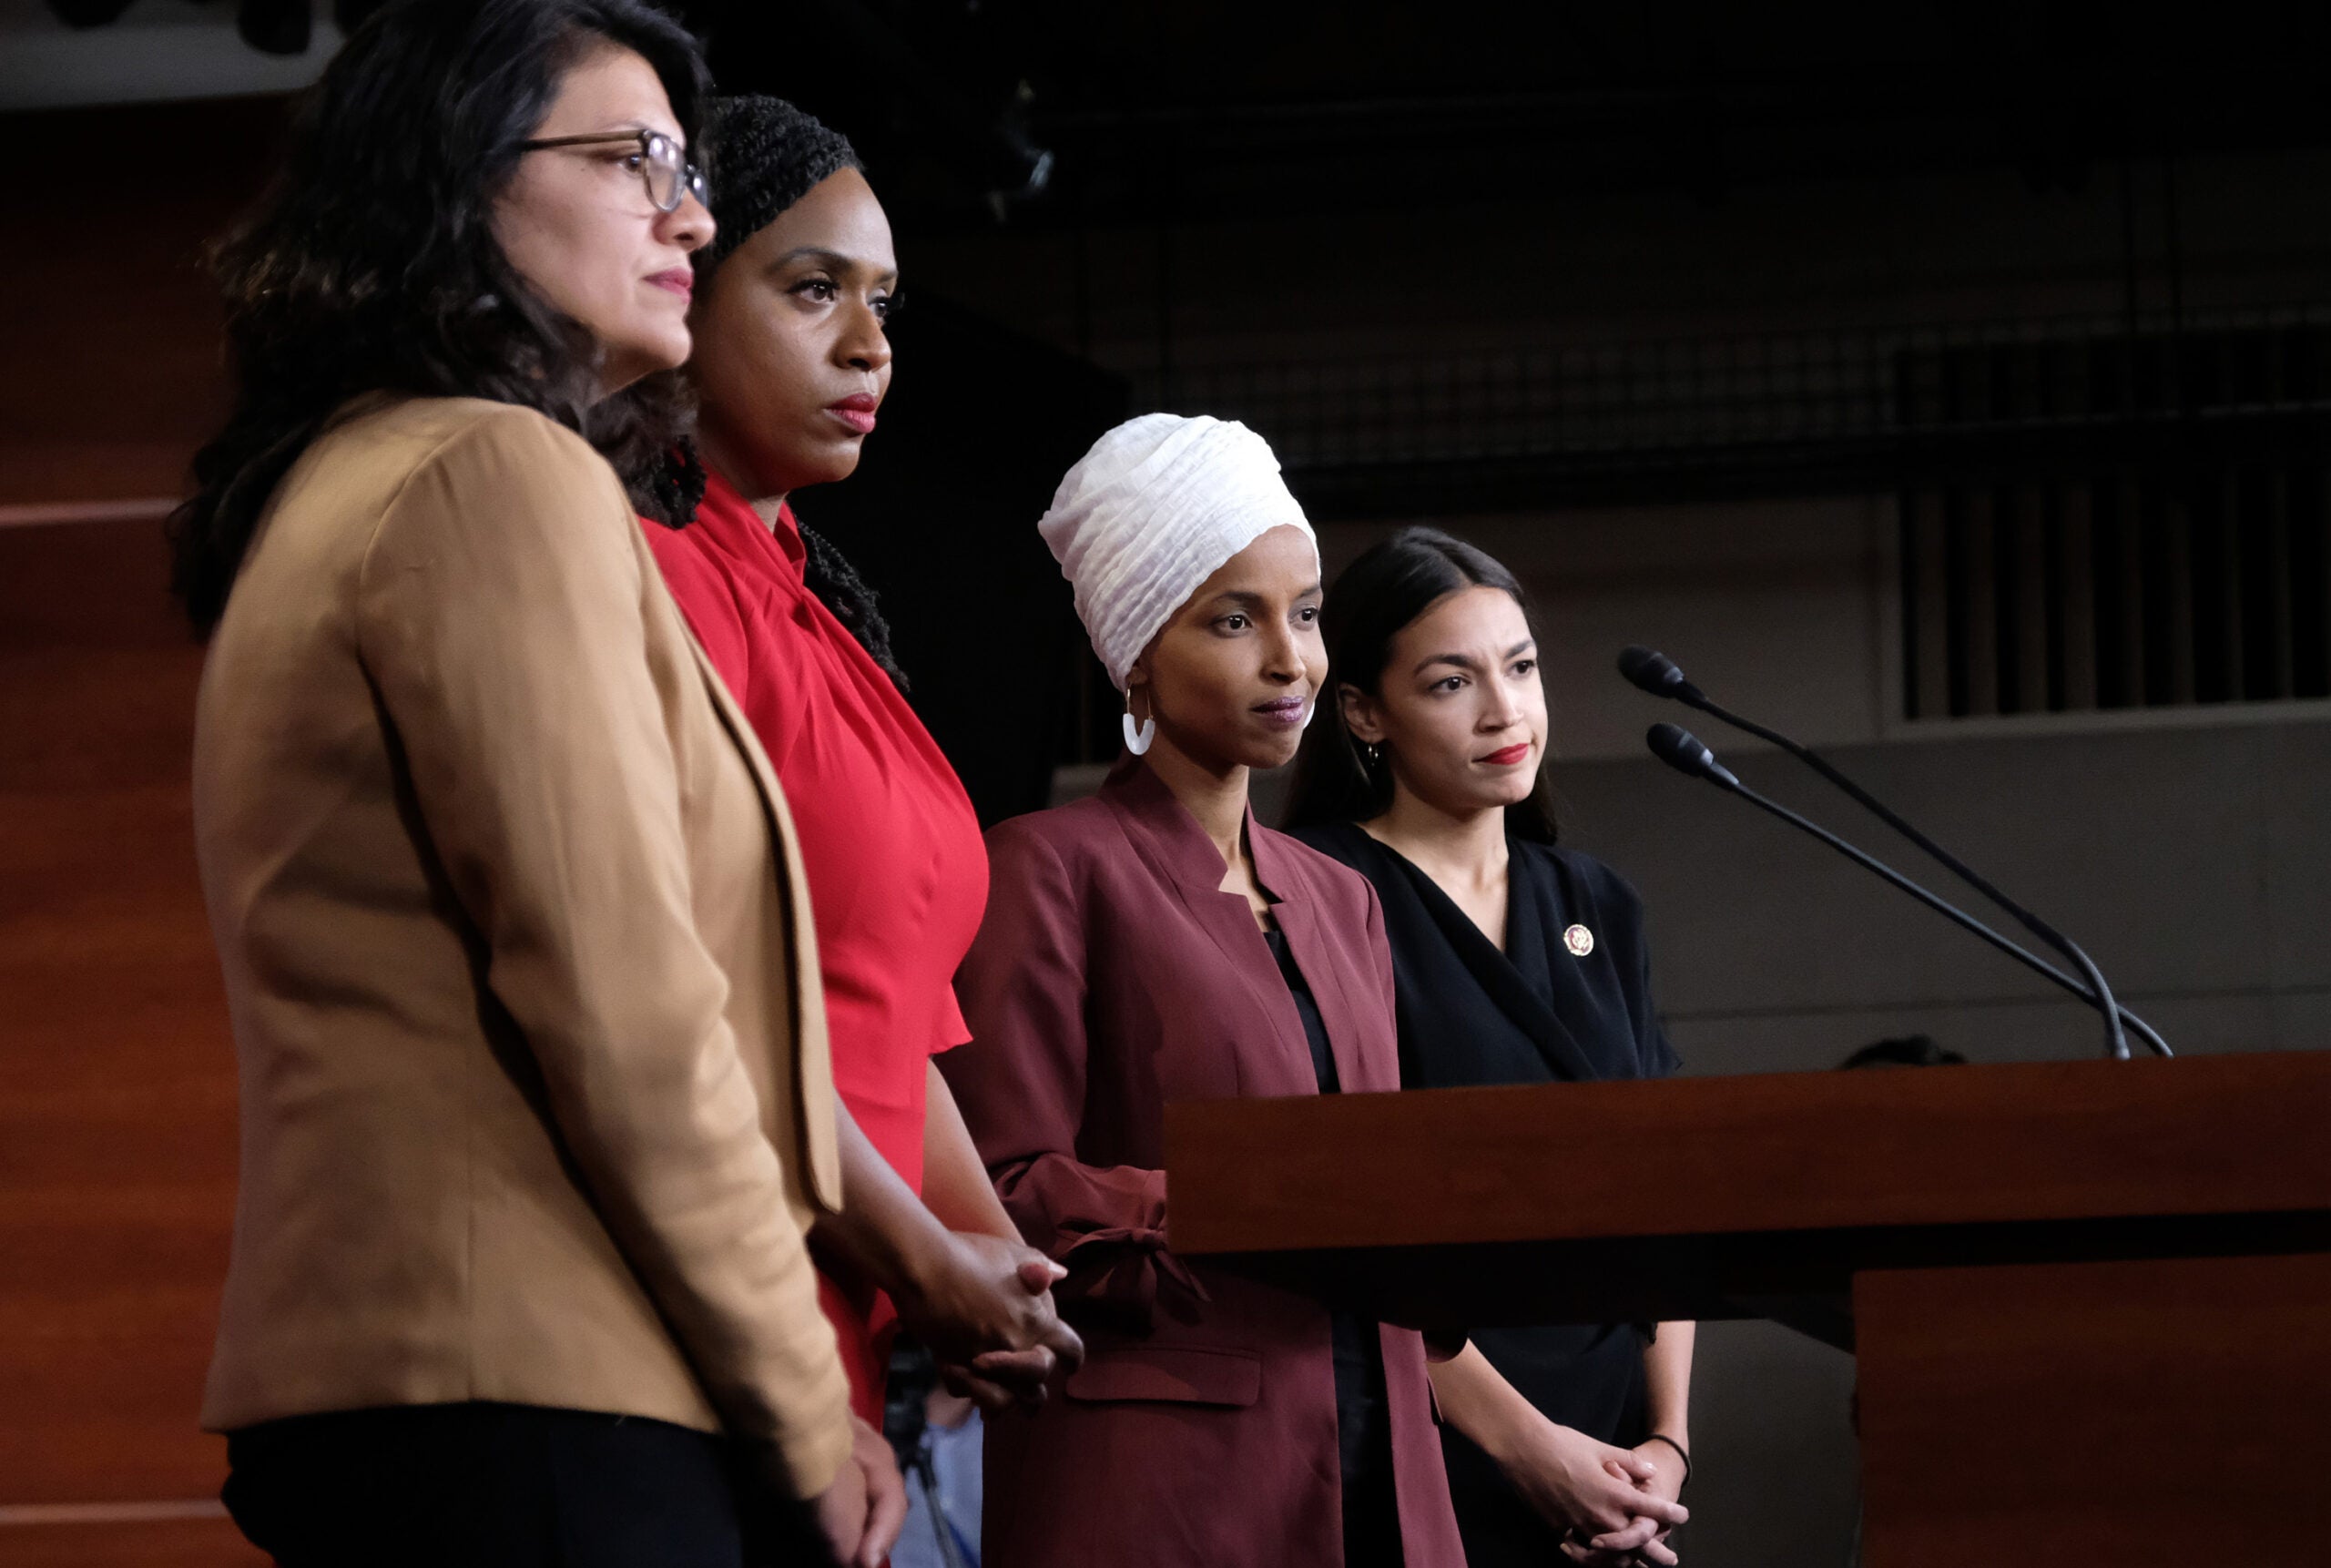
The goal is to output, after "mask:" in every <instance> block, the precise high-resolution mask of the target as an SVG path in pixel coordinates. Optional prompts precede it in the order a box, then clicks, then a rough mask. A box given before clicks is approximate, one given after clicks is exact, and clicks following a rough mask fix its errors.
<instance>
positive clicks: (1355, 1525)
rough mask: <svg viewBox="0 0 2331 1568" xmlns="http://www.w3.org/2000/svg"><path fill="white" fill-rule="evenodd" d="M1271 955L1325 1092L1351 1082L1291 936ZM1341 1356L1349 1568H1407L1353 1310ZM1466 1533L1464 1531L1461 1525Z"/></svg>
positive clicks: (1339, 1319)
mask: <svg viewBox="0 0 2331 1568" xmlns="http://www.w3.org/2000/svg"><path fill="white" fill-rule="evenodd" d="M1265 935H1266V936H1267V939H1268V941H1269V942H1270V946H1271V956H1272V957H1273V958H1274V959H1277V961H1278V972H1279V974H1280V976H1281V978H1283V979H1284V980H1286V982H1287V989H1288V993H1289V994H1291V995H1292V996H1293V997H1294V999H1295V1011H1296V1013H1297V1014H1298V1015H1299V1016H1300V1017H1301V1018H1302V1020H1303V1035H1304V1039H1305V1040H1306V1041H1307V1042H1308V1044H1310V1047H1311V1072H1312V1074H1313V1075H1314V1076H1315V1077H1317V1078H1318V1080H1319V1093H1321V1094H1322V1095H1333V1094H1336V1093H1339V1091H1340V1090H1341V1089H1342V1087H1343V1085H1342V1084H1341V1083H1340V1082H1339V1079H1338V1077H1337V1075H1336V1057H1335V1053H1334V1051H1333V1050H1332V1049H1330V1048H1329V1046H1328V1021H1327V1020H1326V1019H1324V1018H1322V1017H1321V1016H1320V1015H1319V1003H1318V1001H1316V1000H1315V999H1314V998H1313V997H1312V994H1311V983H1310V982H1309V981H1308V980H1306V979H1304V978H1303V971H1302V970H1301V969H1299V968H1298V967H1297V966H1296V962H1295V953H1294V950H1293V949H1291V948H1290V947H1288V942H1287V938H1286V936H1285V935H1283V934H1282V933H1280V932H1277V931H1271V932H1266V933H1265ZM1328 1327H1329V1329H1330V1330H1331V1331H1332V1333H1333V1336H1334V1346H1335V1359H1336V1438H1337V1447H1338V1449H1339V1453H1338V1455H1337V1458H1338V1461H1339V1465H1338V1468H1339V1471H1340V1472H1341V1476H1340V1479H1341V1481H1342V1495H1343V1523H1344V1564H1345V1568H1400V1561H1401V1554H1400V1503H1399V1502H1398V1499H1397V1497H1396V1495H1395V1493H1394V1490H1393V1485H1394V1483H1393V1478H1392V1429H1391V1428H1390V1427H1389V1426H1388V1425H1387V1424H1386V1419H1385V1412H1384V1355H1383V1351H1382V1349H1380V1348H1379V1342H1378V1339H1377V1336H1376V1325H1375V1324H1373V1323H1371V1322H1369V1321H1366V1320H1365V1319H1360V1318H1357V1317H1355V1316H1353V1315H1352V1314H1351V1313H1349V1312H1334V1313H1330V1314H1329V1315H1328ZM1458 1528H1459V1530H1460V1532H1461V1531H1462V1530H1463V1528H1464V1525H1463V1522H1462V1521H1460V1522H1459V1525H1458Z"/></svg>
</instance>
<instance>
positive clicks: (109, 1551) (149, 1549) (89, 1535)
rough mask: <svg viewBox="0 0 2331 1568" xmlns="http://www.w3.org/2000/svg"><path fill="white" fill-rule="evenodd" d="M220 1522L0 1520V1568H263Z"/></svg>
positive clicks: (260, 1559)
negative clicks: (124, 1567) (120, 1567)
mask: <svg viewBox="0 0 2331 1568" xmlns="http://www.w3.org/2000/svg"><path fill="white" fill-rule="evenodd" d="M267 1561H268V1559H267V1556H266V1554H265V1553H260V1552H259V1551H257V1550H255V1549H254V1548H253V1547H252V1546H251V1545H250V1544H249V1543H247V1542H246V1541H244V1539H243V1538H242V1536H240V1535H239V1534H238V1533H237V1532H236V1530H235V1527H234V1525H233V1524H232V1523H230V1522H229V1521H228V1520H226V1519H225V1518H223V1517H222V1518H217V1519H167V1520H128V1521H94V1520H93V1521H89V1522H59V1523H45V1524H24V1525H15V1526H10V1525H7V1524H5V1522H0V1568H116V1565H117V1564H125V1563H136V1564H137V1568H264V1565H265V1564H266V1563H267Z"/></svg>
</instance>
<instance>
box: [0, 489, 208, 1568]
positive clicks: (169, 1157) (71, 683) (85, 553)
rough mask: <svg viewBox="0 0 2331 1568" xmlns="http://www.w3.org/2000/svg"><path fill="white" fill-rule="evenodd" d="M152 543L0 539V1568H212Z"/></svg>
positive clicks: (185, 920)
mask: <svg viewBox="0 0 2331 1568" xmlns="http://www.w3.org/2000/svg"><path fill="white" fill-rule="evenodd" d="M164 582H165V567H164V560H163V550H162V545H161V537H160V532H159V529H158V526H157V525H156V524H153V523H151V522H140V523H117V524H76V525H56V526H31V527H13V528H0V1563H35V1562H37V1563H111V1562H125V1563H126V1562H133V1561H134V1562H140V1563H188V1564H195V1563H205V1564H208V1563H229V1562H239V1561H248V1560H249V1558H248V1553H246V1555H245V1556H242V1557H238V1556H236V1555H234V1554H233V1552H232V1542H233V1531H232V1529H231V1527H230V1526H229V1525H227V1524H226V1523H225V1522H223V1521H216V1520H213V1521H194V1522H183V1521H178V1522H143V1523H136V1524H122V1523H105V1524H94V1523H71V1522H48V1523H40V1524H24V1523H18V1522H10V1515H11V1514H15V1513H18V1512H20V1511H21V1509H22V1508H23V1507H25V1505H48V1504H57V1503H78V1502H173V1501H176V1502H184V1501H188V1500H199V1499H203V1498H207V1497H211V1496H214V1495H215V1494H216V1492H217V1489H218V1485H219V1480H220V1478H221V1475H222V1473H223V1460H224V1455H223V1450H222V1445H221V1444H220V1442H219V1440H217V1439H216V1438H211V1437H208V1436H205V1435H204V1434H203V1433H202V1432H200V1431H198V1430H197V1426H196V1418H197V1407H198V1402H199V1399H200V1392H201V1380H202V1372H203V1368H204V1365H205V1363H206V1361H207V1359H208V1357H209V1340H210V1335H211V1332H212V1329H213V1327H214V1324H215V1320H216V1311H217V1300H218V1290H219V1281H220V1280H221V1278H223V1277H224V1274H225V1269H226V1260H227V1242H228V1232H229V1219H230V1216H231V1212H232V1205H233V1196H234V1170H235V1149H234V1078H233V1056H232V1052H231V1048H230V1045H229V1037H228V1032H227V1027H226V1017H225V1007H224V1003H223V1000H222V997H221V994H220V988H219V978H218V968H217V962H216V960H215V958H214V957H213V954H212V952H211V948H210V941H209V930H208V927H207V925H206V923H205V921H204V918H203V911H202V906H201V900H200V894H199V890H198V882H197V879H196V874H195V866H194V856H193V846H192V841H191V838H190V832H189V821H188V779H187V762H188V744H189V739H190V734H191V728H192V721H193V712H194V691H195V684H196V681H197V678H198V673H199V669H200V661H201V654H200V650H199V649H198V647H196V646H195V644H194V642H193V639H192V638H191V637H190V636H188V633H187V632H186V630H185V629H184V627H183V626H182V625H180V624H179V622H178V620H177V618H176V616H175V614H174V612H173V610H172V609H171V607H170V606H169V604H168V600H167V597H166V596H165V592H164Z"/></svg>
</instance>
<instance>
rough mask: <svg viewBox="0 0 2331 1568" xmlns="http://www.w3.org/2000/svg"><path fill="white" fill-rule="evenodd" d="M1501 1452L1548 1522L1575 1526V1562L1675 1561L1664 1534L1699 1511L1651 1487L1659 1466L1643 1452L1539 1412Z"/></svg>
mask: <svg viewBox="0 0 2331 1568" xmlns="http://www.w3.org/2000/svg"><path fill="white" fill-rule="evenodd" d="M1529 1418H1530V1419H1525V1420H1522V1421H1520V1422H1518V1423H1517V1427H1518V1430H1517V1431H1513V1432H1512V1433H1511V1434H1510V1436H1509V1441H1507V1442H1506V1443H1504V1444H1501V1451H1500V1452H1499V1453H1498V1454H1497V1460H1498V1462H1499V1464H1500V1466H1501V1468H1502V1469H1503V1470H1504V1471H1505V1475H1506V1479H1507V1480H1508V1481H1511V1482H1512V1484H1513V1488H1514V1490H1515V1491H1516V1492H1520V1493H1521V1494H1522V1498H1523V1499H1524V1500H1525V1501H1526V1502H1529V1504H1530V1506H1531V1507H1532V1508H1534V1509H1535V1510H1537V1512H1539V1514H1540V1515H1541V1516H1542V1517H1543V1518H1544V1519H1545V1520H1546V1521H1547V1522H1550V1523H1552V1524H1553V1525H1554V1526H1555V1527H1556V1528H1558V1529H1562V1530H1565V1531H1568V1532H1570V1533H1571V1536H1572V1539H1571V1540H1569V1541H1566V1542H1564V1543H1563V1545H1562V1552H1563V1554H1564V1555H1566V1556H1567V1557H1569V1558H1570V1560H1571V1561H1572V1562H1573V1563H1586V1564H1596V1565H1599V1564H1604V1563H1625V1562H1628V1561H1630V1560H1631V1559H1633V1558H1635V1557H1638V1556H1639V1557H1640V1558H1641V1559H1642V1560H1643V1561H1644V1562H1646V1563H1661V1564H1669V1563H1674V1562H1675V1560H1676V1559H1675V1553H1674V1552H1672V1551H1670V1550H1669V1549H1668V1547H1667V1544H1666V1543H1665V1542H1664V1541H1662V1540H1660V1539H1659V1537H1660V1536H1661V1535H1662V1534H1664V1532H1667V1531H1668V1530H1670V1529H1672V1528H1673V1527H1674V1526H1675V1525H1678V1524H1681V1523H1683V1522H1685V1520H1686V1519H1688V1518H1690V1517H1691V1512H1690V1511H1689V1510H1687V1509H1686V1508H1685V1506H1684V1505H1683V1504H1682V1503H1680V1502H1669V1501H1668V1500H1667V1499H1665V1498H1663V1497H1659V1496H1656V1495H1654V1493H1652V1492H1646V1491H1644V1490H1643V1484H1642V1483H1643V1482H1644V1481H1649V1480H1650V1479H1651V1477H1652V1473H1653V1467H1652V1466H1651V1465H1650V1464H1648V1463H1646V1462H1645V1461H1644V1460H1642V1459H1640V1458H1638V1457H1637V1456H1636V1455H1635V1454H1634V1453H1633V1452H1631V1451H1628V1450H1626V1449H1623V1448H1613V1447H1612V1446H1611V1445H1610V1444H1609V1443H1604V1442H1597V1441H1594V1440H1593V1438H1591V1437H1588V1436H1587V1435H1586V1434H1585V1433H1584V1432H1582V1431H1576V1430H1575V1429H1573V1428H1571V1427H1565V1426H1558V1425H1556V1424H1555V1423H1554V1422H1552V1421H1551V1420H1547V1419H1546V1418H1545V1417H1544V1416H1542V1415H1539V1414H1538V1413H1537V1412H1536V1411H1534V1410H1532V1411H1530V1412H1529Z"/></svg>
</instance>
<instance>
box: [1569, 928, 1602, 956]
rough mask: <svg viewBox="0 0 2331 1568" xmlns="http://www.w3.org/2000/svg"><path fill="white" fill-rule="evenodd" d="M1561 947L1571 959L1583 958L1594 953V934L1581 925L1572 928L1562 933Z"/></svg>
mask: <svg viewBox="0 0 2331 1568" xmlns="http://www.w3.org/2000/svg"><path fill="white" fill-rule="evenodd" d="M1562 945H1563V946H1564V947H1566V948H1568V949H1570V954H1571V956H1572V957H1573V958H1584V957H1585V956H1586V955H1587V954H1588V953H1590V952H1593V951H1594V933H1593V932H1591V931H1589V930H1587V929H1586V928H1585V927H1584V926H1583V925H1574V926H1572V927H1571V928H1570V929H1569V930H1568V931H1566V932H1562Z"/></svg>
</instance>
